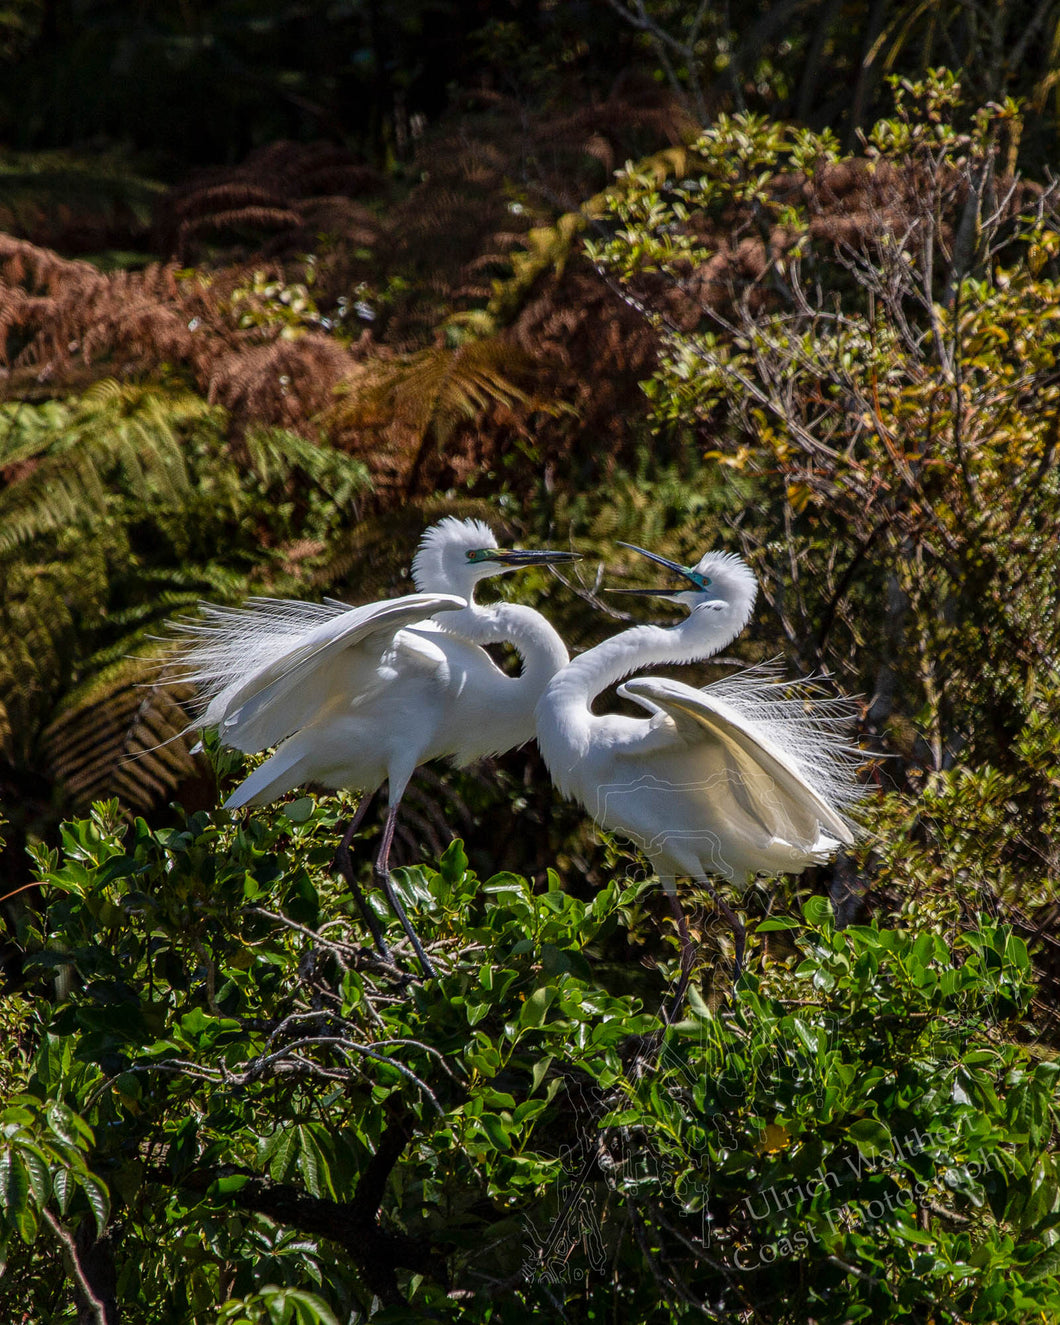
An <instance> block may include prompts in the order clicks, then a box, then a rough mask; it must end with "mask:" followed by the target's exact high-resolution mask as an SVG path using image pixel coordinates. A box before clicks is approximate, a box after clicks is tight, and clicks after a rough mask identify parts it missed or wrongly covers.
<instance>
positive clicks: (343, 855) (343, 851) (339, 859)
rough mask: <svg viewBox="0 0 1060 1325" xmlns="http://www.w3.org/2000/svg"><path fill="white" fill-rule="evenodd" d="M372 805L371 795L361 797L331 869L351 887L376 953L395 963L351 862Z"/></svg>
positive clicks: (384, 959)
mask: <svg viewBox="0 0 1060 1325" xmlns="http://www.w3.org/2000/svg"><path fill="white" fill-rule="evenodd" d="M371 803H372V796H371V793H369V794H368V795H365V796H362V797H361V800H360V803H359V804H358V806H357V809H356V811H355V812H354V815H353V818H352V819H351V820H350V823H349V827H348V828H347V829H346V831H345V833H344V834H343V835H342V841H341V842H340V843H339V849H338V850H337V851H336V852H335V859H334V860H333V861H332V864H331V868H332V869H336V870H338V871H339V873H340V874H341V875H342V877H343V878H344V879H345V880H346V882H347V884H348V885H349V889H350V892H351V893H353V899H354V901H355V902H356V903H357V909H358V910H359V911H360V913H361V915H362V916H363V918H364V923H365V924H366V925H367V926H368V929H369V931H370V933H371V935H372V943H373V944H374V946H375V950H376V952H377V953H378V954H379V955H380V957H382V959H383V961H385V962H393V958H392V957H391V955H390V949H389V948H388V947H387V944H386V939H385V938H383V931H382V930H381V929H380V927H379V921H378V920H377V919H376V914H375V912H374V911H373V910H372V908H371V907H370V906H369V905H368V900H367V898H366V897H365V895H364V893H363V892H362V891H361V885H360V884H359V883H358V882H357V880H356V879H355V878H354V876H353V862H352V861H351V860H350V844H351V843H352V842H353V837H354V834H355V833H356V832H357V829H358V828H360V826H361V820H362V819H363V818H364V816H365V815H366V814H367V813H368V807H369V805H371Z"/></svg>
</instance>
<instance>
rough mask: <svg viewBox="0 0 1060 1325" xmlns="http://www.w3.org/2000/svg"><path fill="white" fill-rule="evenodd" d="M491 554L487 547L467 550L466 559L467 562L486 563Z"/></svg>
mask: <svg viewBox="0 0 1060 1325" xmlns="http://www.w3.org/2000/svg"><path fill="white" fill-rule="evenodd" d="M491 552H492V549H491V548H488V547H478V548H469V549H468V552H467V559H468V561H488V560H489V558H490V554H491Z"/></svg>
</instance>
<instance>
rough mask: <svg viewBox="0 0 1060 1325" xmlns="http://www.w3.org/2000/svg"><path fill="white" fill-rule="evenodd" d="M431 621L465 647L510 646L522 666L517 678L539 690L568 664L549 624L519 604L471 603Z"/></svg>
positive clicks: (529, 608) (564, 652)
mask: <svg viewBox="0 0 1060 1325" xmlns="http://www.w3.org/2000/svg"><path fill="white" fill-rule="evenodd" d="M434 621H435V623H436V624H437V625H439V626H440V627H441V628H442V630H444V631H445V632H446V634H448V635H455V636H457V637H458V638H459V639H462V640H466V641H467V642H468V643H469V644H510V645H511V646H512V647H513V648H514V649H515V651H516V653H518V655H519V657H520V658H521V659H522V663H523V667H522V671H521V672H520V673H519V677H518V679H519V680H520V681H523V680H525V681H527V682H528V683H532V684H533V685H535V686H540V687H541V688H543V687H544V685H545V684H546V683H547V682H548V681H549V680H551V678H552V677H553V676H554V675H555V673H556V672H558V671H559V669H560V668H561V667H565V666H566V665H567V663H568V661H569V657H570V655H569V654H568V653H567V646H566V645H565V644H564V643H563V640H562V639H561V638H560V636H559V633H558V632H557V631H556V630H555V629H554V627H553V626H552V624H551V623H550V622H549V621H547V620H546V619H545V617H543V616H542V615H541V613H540V612H535V611H534V609H533V608H532V607H524V606H523V605H522V604H521V603H491V604H489V605H488V606H483V605H482V604H481V603H476V602H472V603H470V604H469V605H468V606H467V607H465V608H461V609H460V610H459V611H456V612H440V613H439V614H438V616H436V617H435V618H434Z"/></svg>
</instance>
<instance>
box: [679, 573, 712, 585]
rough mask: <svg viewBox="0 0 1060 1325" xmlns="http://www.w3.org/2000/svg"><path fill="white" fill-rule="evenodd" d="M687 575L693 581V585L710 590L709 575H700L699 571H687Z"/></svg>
mask: <svg viewBox="0 0 1060 1325" xmlns="http://www.w3.org/2000/svg"><path fill="white" fill-rule="evenodd" d="M685 574H686V575H687V576H688V578H689V579H690V580H691V581H692V583H693V584H698V585H699V587H700V588H701V589H709V588H710V576H709V575H700V573H699V571H697V570H686V571H685Z"/></svg>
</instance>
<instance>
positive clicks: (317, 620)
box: [179, 593, 467, 751]
mask: <svg viewBox="0 0 1060 1325" xmlns="http://www.w3.org/2000/svg"><path fill="white" fill-rule="evenodd" d="M466 606H467V602H466V600H465V599H463V598H459V597H457V596H456V595H455V594H441V593H419V594H408V595H406V596H405V597H403V598H395V599H387V600H385V601H383V602H378V603H367V604H365V605H364V606H363V607H353V608H350V607H340V606H339V605H337V604H335V605H328V606H324V605H321V604H317V603H298V602H294V601H288V600H279V599H252V600H250V602H249V603H248V604H247V605H245V606H244V607H242V608H209V609H208V611H207V615H206V621H205V623H202V624H199V625H196V624H195V623H189V630H190V632H191V633H192V635H193V636H194V637H197V638H198V640H199V641H200V642H198V643H194V644H192V645H191V646H190V647H187V648H186V649H185V650H184V651H183V653H182V655H181V657H180V658H179V663H180V665H181V666H183V667H184V668H186V669H187V670H188V671H189V672H190V676H189V679H190V680H192V681H194V682H196V683H197V684H199V685H200V687H201V688H202V689H204V690H205V691H206V692H207V694H208V695H209V696H210V702H209V704H208V707H207V709H206V711H205V713H204V715H203V719H202V722H203V724H204V725H206V726H209V725H212V724H216V725H217V726H218V727H219V729H220V733H221V737H222V740H223V741H224V743H225V744H226V745H230V746H233V747H235V748H236V749H239V750H244V751H255V750H264V749H266V748H267V747H268V746H270V745H274V744H275V743H276V742H277V741H280V740H282V739H283V738H284V737H285V736H288V735H290V733H291V732H292V731H293V730H294V729H295V728H297V727H298V726H299V725H301V721H302V720H303V719H304V715H303V714H302V712H301V711H302V710H303V709H305V707H306V704H307V703H309V704H310V705H311V706H312V707H313V708H314V709H315V708H316V707H317V706H318V705H319V704H320V702H321V701H322V699H323V698H325V697H324V696H321V695H320V693H319V688H318V687H315V686H314V682H315V681H319V674H320V672H321V671H322V669H323V668H325V667H326V666H327V665H328V664H329V663H330V662H332V661H333V660H334V659H335V658H336V657H337V656H338V655H339V654H341V653H342V652H343V651H344V650H347V649H356V648H357V647H358V646H359V645H363V644H366V643H367V642H368V641H372V644H373V648H374V650H378V651H380V652H382V650H383V648H385V646H386V644H387V642H388V640H389V639H392V638H393V636H394V635H395V634H396V633H397V632H398V631H399V630H401V629H402V627H403V626H409V625H412V624H414V623H415V622H417V621H422V620H423V619H424V618H425V617H429V616H431V615H432V614H433V613H435V612H447V611H455V610H457V609H459V608H462V607H466Z"/></svg>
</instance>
